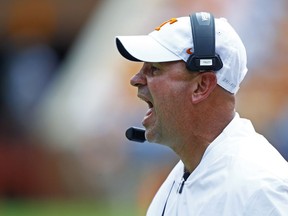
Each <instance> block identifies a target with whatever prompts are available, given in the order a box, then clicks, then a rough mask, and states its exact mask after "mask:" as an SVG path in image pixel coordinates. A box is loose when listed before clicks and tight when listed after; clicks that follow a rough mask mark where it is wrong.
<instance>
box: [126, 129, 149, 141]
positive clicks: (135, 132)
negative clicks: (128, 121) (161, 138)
mask: <svg viewBox="0 0 288 216" xmlns="http://www.w3.org/2000/svg"><path fill="white" fill-rule="evenodd" d="M125 135H126V137H127V139H128V140H131V141H136V142H145V141H146V138H145V130H144V129H142V128H137V127H130V128H128V129H127V130H126V133H125Z"/></svg>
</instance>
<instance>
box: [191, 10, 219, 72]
mask: <svg viewBox="0 0 288 216" xmlns="http://www.w3.org/2000/svg"><path fill="white" fill-rule="evenodd" d="M190 22H191V30H192V37H193V45H194V52H193V53H192V54H191V55H190V56H189V58H188V60H187V62H186V67H187V69H188V70H190V71H207V70H209V71H210V70H211V71H218V70H220V69H221V68H222V67H223V63H222V61H221V58H220V56H219V55H218V54H216V53H215V23H214V22H215V21H214V16H213V15H212V14H210V13H207V12H197V13H194V14H192V15H190Z"/></svg>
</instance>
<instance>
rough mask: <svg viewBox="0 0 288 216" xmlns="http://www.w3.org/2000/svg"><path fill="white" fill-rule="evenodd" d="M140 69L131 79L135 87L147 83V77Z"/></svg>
mask: <svg viewBox="0 0 288 216" xmlns="http://www.w3.org/2000/svg"><path fill="white" fill-rule="evenodd" d="M141 71H142V70H140V71H139V72H138V73H136V74H135V75H134V76H133V77H131V79H130V84H131V85H132V86H134V87H140V86H144V85H146V77H145V75H144V74H143V73H142V72H141Z"/></svg>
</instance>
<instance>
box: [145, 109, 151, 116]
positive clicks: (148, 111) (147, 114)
mask: <svg viewBox="0 0 288 216" xmlns="http://www.w3.org/2000/svg"><path fill="white" fill-rule="evenodd" d="M151 113H152V108H149V109H148V110H147V112H146V116H149V115H150V114H151Z"/></svg>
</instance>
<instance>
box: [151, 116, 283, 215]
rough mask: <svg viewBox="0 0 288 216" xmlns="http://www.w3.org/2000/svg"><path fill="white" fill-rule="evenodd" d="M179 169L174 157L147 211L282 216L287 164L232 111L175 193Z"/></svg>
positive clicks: (182, 213) (179, 164) (180, 175)
mask: <svg viewBox="0 0 288 216" xmlns="http://www.w3.org/2000/svg"><path fill="white" fill-rule="evenodd" d="M183 173H184V165H183V163H182V161H179V163H178V164H177V165H176V166H175V167H174V169H173V170H172V171H171V173H170V174H169V176H168V178H167V179H166V180H165V182H164V183H163V185H162V186H161V187H160V189H159V191H158V192H157V194H156V195H155V197H154V199H153V201H152V203H151V204H150V207H149V209H148V212H147V216H162V215H165V216H188V215H189V216H190V215H191V216H238V215H239V216H240V215H241V216H243V215H245V216H266V215H267V216H268V215H273V216H276V215H277V216H278V215H279V216H280V215H281V216H288V163H287V162H286V161H285V159H284V158H283V157H282V156H281V155H280V154H279V153H278V151H277V150H276V149H275V148H274V147H273V146H272V145H271V144H270V143H269V142H268V141H267V140H266V139H265V138H264V137H263V136H262V135H260V134H258V133H256V132H255V130H254V128H253V125H252V124H251V122H250V121H249V120H247V119H243V118H240V117H239V115H238V114H236V116H235V117H234V119H233V120H232V121H231V122H230V124H229V125H228V126H227V127H226V128H225V130H224V131H223V132H222V133H221V134H220V135H219V136H218V137H217V138H216V139H215V140H214V141H213V142H212V143H211V144H210V145H209V146H208V148H207V149H206V151H205V153H204V155H203V158H202V160H201V162H200V164H199V165H198V166H197V168H196V169H195V170H194V171H193V172H192V173H191V174H190V176H189V177H188V179H187V180H186V181H185V182H184V184H183V188H182V192H181V193H179V190H180V187H181V183H182V182H183V178H182V176H183ZM165 206H166V207H165ZM164 208H165V212H164ZM163 212H164V214H163Z"/></svg>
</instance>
